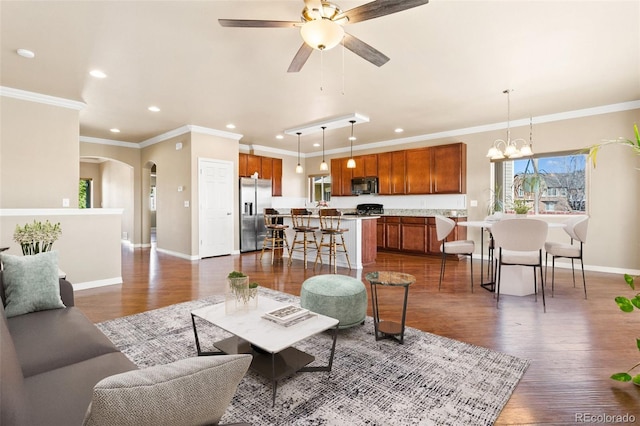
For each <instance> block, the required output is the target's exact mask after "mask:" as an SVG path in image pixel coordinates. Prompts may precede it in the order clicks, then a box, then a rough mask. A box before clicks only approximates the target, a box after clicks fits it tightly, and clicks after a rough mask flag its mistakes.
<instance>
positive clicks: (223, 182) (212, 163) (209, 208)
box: [198, 158, 235, 258]
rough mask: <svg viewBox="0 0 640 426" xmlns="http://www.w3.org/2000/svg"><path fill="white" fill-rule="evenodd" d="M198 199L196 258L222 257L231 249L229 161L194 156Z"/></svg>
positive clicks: (231, 202) (231, 179) (230, 179)
mask: <svg viewBox="0 0 640 426" xmlns="http://www.w3.org/2000/svg"><path fill="white" fill-rule="evenodd" d="M198 176H199V178H198V187H199V191H198V192H199V198H200V217H199V223H200V231H199V232H200V253H199V257H200V258H203V257H211V256H222V255H225V254H231V252H232V250H233V188H234V186H233V182H234V181H235V180H234V179H233V163H232V162H230V161H223V160H208V159H203V158H199V159H198Z"/></svg>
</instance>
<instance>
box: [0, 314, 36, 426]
mask: <svg viewBox="0 0 640 426" xmlns="http://www.w3.org/2000/svg"><path fill="white" fill-rule="evenodd" d="M0 311H1V312H0V425H13V426H23V425H24V426H27V425H29V424H30V421H29V411H28V408H27V402H26V401H27V399H26V393H25V387H24V378H23V376H22V370H21V369H20V363H19V362H18V355H17V354H16V350H15V347H14V345H13V341H12V340H11V335H10V334H9V329H8V328H7V320H6V319H5V316H4V309H3V307H2V304H0Z"/></svg>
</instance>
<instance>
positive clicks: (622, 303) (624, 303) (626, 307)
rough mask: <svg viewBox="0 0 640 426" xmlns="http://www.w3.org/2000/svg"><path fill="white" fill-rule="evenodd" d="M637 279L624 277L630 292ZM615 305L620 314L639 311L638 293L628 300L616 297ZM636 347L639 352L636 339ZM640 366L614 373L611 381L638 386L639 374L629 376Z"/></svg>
mask: <svg viewBox="0 0 640 426" xmlns="http://www.w3.org/2000/svg"><path fill="white" fill-rule="evenodd" d="M635 278H637V277H633V276H631V275H629V274H625V275H624V280H625V282H626V283H627V284H628V285H629V287H631V289H632V290H635V289H636V288H635V284H634V283H633V281H634V279H635ZM615 300H616V304H617V305H618V307H619V308H620V310H621V311H622V312H627V313H628V312H633V310H634V308H635V309H640V293H637V294H636V295H635V296H634V297H633V298H631V299H629V298H626V297H624V296H618V297H616V299H615ZM636 346H637V348H638V350H640V338H636ZM638 366H640V362H639V363H637V364H636V365H634V366H633V367H631V368H630V369H629V370H627V371H626V372H622V373H615V374H613V375H612V376H611V378H612V379H613V380H617V381H619V382H633V383H635V384H636V385H639V386H640V374H636V375H635V376H631V374H629V373H631V371H633V370H634V369H635V368H636V367H638Z"/></svg>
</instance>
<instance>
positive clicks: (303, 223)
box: [289, 209, 322, 269]
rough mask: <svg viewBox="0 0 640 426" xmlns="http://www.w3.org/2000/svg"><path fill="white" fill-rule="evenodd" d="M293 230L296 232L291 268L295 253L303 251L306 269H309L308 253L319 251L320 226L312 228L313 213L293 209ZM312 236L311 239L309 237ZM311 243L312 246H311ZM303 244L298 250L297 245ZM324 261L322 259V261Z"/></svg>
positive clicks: (292, 243)
mask: <svg viewBox="0 0 640 426" xmlns="http://www.w3.org/2000/svg"><path fill="white" fill-rule="evenodd" d="M291 223H292V229H293V230H294V231H295V234H294V235H293V241H292V242H291V249H290V250H289V266H291V261H292V260H293V252H294V251H301V252H302V253H303V257H304V269H307V253H308V251H309V250H315V251H316V253H317V251H318V239H317V238H316V231H317V230H318V229H320V228H319V227H318V226H311V212H310V211H309V210H307V209H291ZM309 234H311V236H312V237H313V240H311V237H307V235H309ZM309 243H311V244H309ZM300 244H302V247H298V248H296V245H298V246H299V245H300ZM320 260H321V261H322V259H320Z"/></svg>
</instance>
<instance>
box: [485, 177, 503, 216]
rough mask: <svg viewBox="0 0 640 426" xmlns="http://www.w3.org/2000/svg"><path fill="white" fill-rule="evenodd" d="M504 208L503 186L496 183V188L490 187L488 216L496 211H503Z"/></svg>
mask: <svg viewBox="0 0 640 426" xmlns="http://www.w3.org/2000/svg"><path fill="white" fill-rule="evenodd" d="M503 210H504V202H503V201H502V186H500V185H496V187H495V189H489V201H488V205H487V216H491V215H492V214H494V213H495V212H501V211H503Z"/></svg>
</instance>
